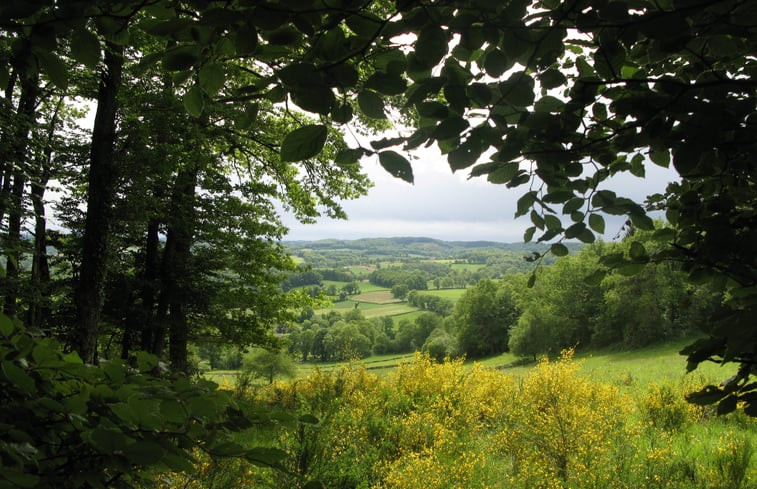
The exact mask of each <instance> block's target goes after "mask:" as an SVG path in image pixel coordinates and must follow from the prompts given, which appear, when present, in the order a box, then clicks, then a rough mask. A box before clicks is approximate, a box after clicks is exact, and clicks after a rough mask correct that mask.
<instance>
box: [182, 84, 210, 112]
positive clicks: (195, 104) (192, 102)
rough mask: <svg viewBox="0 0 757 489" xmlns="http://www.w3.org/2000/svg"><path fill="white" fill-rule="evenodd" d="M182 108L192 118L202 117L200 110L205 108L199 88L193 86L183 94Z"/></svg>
mask: <svg viewBox="0 0 757 489" xmlns="http://www.w3.org/2000/svg"><path fill="white" fill-rule="evenodd" d="M184 108H185V109H186V111H187V113H188V114H189V115H191V116H192V117H200V116H201V115H202V110H203V108H205V98H204V97H203V95H202V89H201V88H200V87H199V86H197V85H194V86H193V87H192V88H190V89H189V90H187V93H185V94H184Z"/></svg>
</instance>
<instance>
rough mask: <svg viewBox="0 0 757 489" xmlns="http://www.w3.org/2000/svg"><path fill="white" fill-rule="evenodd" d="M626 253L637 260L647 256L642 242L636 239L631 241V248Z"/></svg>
mask: <svg viewBox="0 0 757 489" xmlns="http://www.w3.org/2000/svg"><path fill="white" fill-rule="evenodd" d="M628 254H629V255H630V256H631V258H633V259H635V260H638V259H641V258H643V257H645V256H647V250H646V249H645V248H644V245H643V244H641V243H639V242H638V241H634V242H632V243H631V248H630V250H629V251H628Z"/></svg>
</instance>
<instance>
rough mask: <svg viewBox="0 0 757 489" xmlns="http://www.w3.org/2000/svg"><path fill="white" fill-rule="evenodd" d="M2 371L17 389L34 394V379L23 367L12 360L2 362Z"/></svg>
mask: <svg viewBox="0 0 757 489" xmlns="http://www.w3.org/2000/svg"><path fill="white" fill-rule="evenodd" d="M2 372H3V374H5V378H6V379H8V381H9V382H10V383H11V384H13V385H15V386H16V387H17V388H18V389H19V390H21V391H23V392H26V393H27V394H34V393H35V392H36V391H37V389H36V386H35V384H34V379H33V378H31V376H29V374H27V373H26V372H25V371H24V370H23V369H21V368H19V367H17V366H16V365H15V364H13V362H10V361H4V362H2Z"/></svg>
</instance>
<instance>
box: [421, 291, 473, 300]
mask: <svg viewBox="0 0 757 489" xmlns="http://www.w3.org/2000/svg"><path fill="white" fill-rule="evenodd" d="M466 290H467V289H438V290H437V289H429V290H424V291H423V292H421V293H422V294H424V295H433V296H436V297H442V298H444V299H449V300H451V301H452V302H457V301H458V299H460V297H462V296H463V294H464V293H465V291H466Z"/></svg>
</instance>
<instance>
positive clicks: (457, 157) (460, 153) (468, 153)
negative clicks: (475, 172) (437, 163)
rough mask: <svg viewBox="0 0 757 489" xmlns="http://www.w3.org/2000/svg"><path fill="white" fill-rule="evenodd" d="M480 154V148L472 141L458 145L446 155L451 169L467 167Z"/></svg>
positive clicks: (476, 159)
mask: <svg viewBox="0 0 757 489" xmlns="http://www.w3.org/2000/svg"><path fill="white" fill-rule="evenodd" d="M480 156H481V149H480V147H479V146H478V145H476V144H472V143H465V144H462V145H460V147H458V148H457V149H455V150H453V151H451V152H450V153H449V154H448V155H447V161H448V162H449V166H450V168H452V171H453V172H454V171H457V170H461V169H463V168H468V167H469V166H471V165H472V164H473V163H475V162H476V161H478V158H479V157H480Z"/></svg>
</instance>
